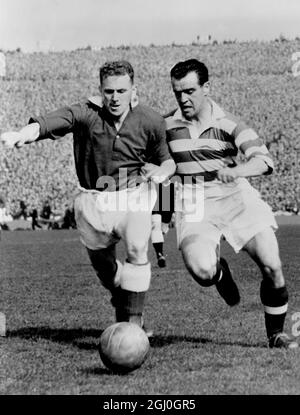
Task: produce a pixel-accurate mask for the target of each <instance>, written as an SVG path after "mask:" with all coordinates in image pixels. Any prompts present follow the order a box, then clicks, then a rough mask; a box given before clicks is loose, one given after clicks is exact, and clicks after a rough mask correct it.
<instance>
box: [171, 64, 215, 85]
mask: <svg viewBox="0 0 300 415" xmlns="http://www.w3.org/2000/svg"><path fill="white" fill-rule="evenodd" d="M190 72H195V73H196V74H197V76H198V81H199V85H200V86H202V85H203V84H205V82H207V81H208V78H209V77H208V69H207V67H206V66H205V65H204V63H203V62H200V61H198V60H197V59H188V60H186V61H182V62H178V63H176V65H175V66H173V68H172V69H171V72H170V75H171V78H175V79H177V80H178V79H182V78H184V77H185V76H186V75H187V74H188V73H190Z"/></svg>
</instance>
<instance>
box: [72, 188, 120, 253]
mask: <svg viewBox="0 0 300 415" xmlns="http://www.w3.org/2000/svg"><path fill="white" fill-rule="evenodd" d="M100 196H101V197H102V195H100ZM98 201H99V194H97V193H91V192H81V193H80V194H79V195H78V196H77V197H76V199H75V202H74V208H75V219H76V224H77V229H78V232H79V234H80V240H81V242H82V243H83V245H85V246H86V247H87V248H89V249H91V250H99V249H103V248H107V247H109V246H111V245H113V244H115V243H116V242H117V241H118V237H117V235H116V234H115V233H114V230H113V229H114V223H115V221H116V220H119V218H120V217H122V215H124V213H123V212H117V211H112V212H110V211H102V210H101V206H100V205H99V203H98Z"/></svg>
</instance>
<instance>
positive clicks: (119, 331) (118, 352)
mask: <svg viewBox="0 0 300 415" xmlns="http://www.w3.org/2000/svg"><path fill="white" fill-rule="evenodd" d="M149 349H150V344H149V340H148V337H147V335H146V333H145V332H144V330H143V329H142V328H141V327H139V326H138V325H137V324H134V323H129V322H120V323H115V324H112V325H111V326H109V327H107V328H106V329H105V330H104V331H103V333H102V334H101V337H100V342H99V353H100V357H101V360H102V362H103V364H104V365H105V366H106V367H107V368H108V369H110V370H112V371H113V372H118V373H126V372H131V371H133V370H135V369H137V368H139V367H140V366H141V365H142V364H143V362H144V361H145V359H146V357H147V354H148V352H149Z"/></svg>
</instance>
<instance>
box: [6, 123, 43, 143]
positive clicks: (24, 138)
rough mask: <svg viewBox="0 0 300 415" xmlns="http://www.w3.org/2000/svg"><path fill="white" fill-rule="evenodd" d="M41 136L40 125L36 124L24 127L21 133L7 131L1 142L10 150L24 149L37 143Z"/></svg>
mask: <svg viewBox="0 0 300 415" xmlns="http://www.w3.org/2000/svg"><path fill="white" fill-rule="evenodd" d="M39 135H40V124H39V123H37V122H35V123H32V124H28V125H26V126H25V127H23V128H22V129H21V130H20V131H7V132H5V133H2V134H1V142H2V143H3V144H4V145H5V146H6V147H9V148H13V147H18V148H19V147H22V146H23V145H24V144H29V143H32V142H33V141H36V140H37V138H38V137H39Z"/></svg>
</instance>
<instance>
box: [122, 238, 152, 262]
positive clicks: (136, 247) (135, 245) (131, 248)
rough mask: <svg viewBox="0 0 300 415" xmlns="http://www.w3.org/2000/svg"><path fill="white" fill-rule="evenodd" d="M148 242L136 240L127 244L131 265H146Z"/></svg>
mask: <svg viewBox="0 0 300 415" xmlns="http://www.w3.org/2000/svg"><path fill="white" fill-rule="evenodd" d="M147 251H148V241H145V240H135V241H134V242H130V243H127V256H128V260H129V262H131V263H136V264H138V263H140V262H142V263H144V262H145V261H147Z"/></svg>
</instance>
